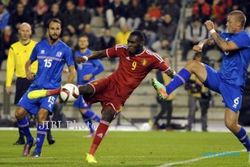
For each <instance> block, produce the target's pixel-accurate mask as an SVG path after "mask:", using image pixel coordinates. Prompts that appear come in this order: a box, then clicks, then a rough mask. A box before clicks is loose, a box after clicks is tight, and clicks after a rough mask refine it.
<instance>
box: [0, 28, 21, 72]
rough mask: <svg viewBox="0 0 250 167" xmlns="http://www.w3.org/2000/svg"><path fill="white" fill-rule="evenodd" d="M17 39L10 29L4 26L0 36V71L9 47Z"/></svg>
mask: <svg viewBox="0 0 250 167" xmlns="http://www.w3.org/2000/svg"><path fill="white" fill-rule="evenodd" d="M17 40H18V39H17V37H16V36H15V33H12V30H11V27H10V26H6V27H5V28H4V29H3V32H2V34H1V38H0V41H1V42H0V69H1V65H2V62H3V61H4V60H6V59H7V55H8V51H9V48H10V46H11V45H12V44H13V43H14V42H16V41H17Z"/></svg>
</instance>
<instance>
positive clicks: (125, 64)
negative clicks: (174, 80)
mask: <svg viewBox="0 0 250 167" xmlns="http://www.w3.org/2000/svg"><path fill="white" fill-rule="evenodd" d="M106 54H107V56H108V57H110V58H112V57H119V58H120V60H119V66H118V69H117V70H116V71H115V72H114V73H112V74H111V75H110V76H109V78H110V79H111V80H113V81H114V82H115V83H116V84H117V85H116V87H117V88H118V89H119V96H120V97H122V98H125V99H127V98H128V97H129V95H130V94H131V93H132V92H133V90H134V89H135V88H136V87H137V86H138V85H139V84H140V83H141V81H142V80H143V79H144V78H145V77H146V75H147V74H148V73H149V72H150V71H151V70H152V69H159V70H161V71H167V70H169V69H170V68H169V66H168V64H167V63H166V62H165V61H164V60H163V59H162V58H161V57H160V56H159V55H158V54H156V53H154V52H152V51H150V50H148V49H144V50H143V52H142V53H140V54H137V55H131V54H130V53H129V52H128V50H127V46H126V45H116V46H114V47H112V48H108V49H106Z"/></svg>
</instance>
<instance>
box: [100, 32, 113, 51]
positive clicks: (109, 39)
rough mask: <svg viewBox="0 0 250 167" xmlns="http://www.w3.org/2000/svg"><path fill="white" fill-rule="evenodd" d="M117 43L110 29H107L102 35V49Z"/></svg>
mask: <svg viewBox="0 0 250 167" xmlns="http://www.w3.org/2000/svg"><path fill="white" fill-rule="evenodd" d="M114 45H115V38H114V37H113V36H112V35H111V32H110V29H108V28H107V29H105V30H104V31H103V35H102V36H101V37H100V50H104V49H107V48H111V47H113V46H114Z"/></svg>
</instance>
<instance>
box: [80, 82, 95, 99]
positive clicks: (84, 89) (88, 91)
mask: <svg viewBox="0 0 250 167" xmlns="http://www.w3.org/2000/svg"><path fill="white" fill-rule="evenodd" d="M79 92H80V94H81V95H83V97H88V96H91V95H93V93H94V89H93V88H92V86H90V85H89V84H87V85H82V86H79Z"/></svg>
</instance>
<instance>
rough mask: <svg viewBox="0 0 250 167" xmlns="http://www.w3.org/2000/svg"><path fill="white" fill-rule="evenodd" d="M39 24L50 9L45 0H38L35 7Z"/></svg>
mask: <svg viewBox="0 0 250 167" xmlns="http://www.w3.org/2000/svg"><path fill="white" fill-rule="evenodd" d="M33 10H34V13H35V19H36V23H37V24H41V22H42V21H43V17H44V15H45V14H46V13H47V11H48V5H47V4H46V2H45V0H38V1H37V4H36V6H35V7H34V8H33Z"/></svg>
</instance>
